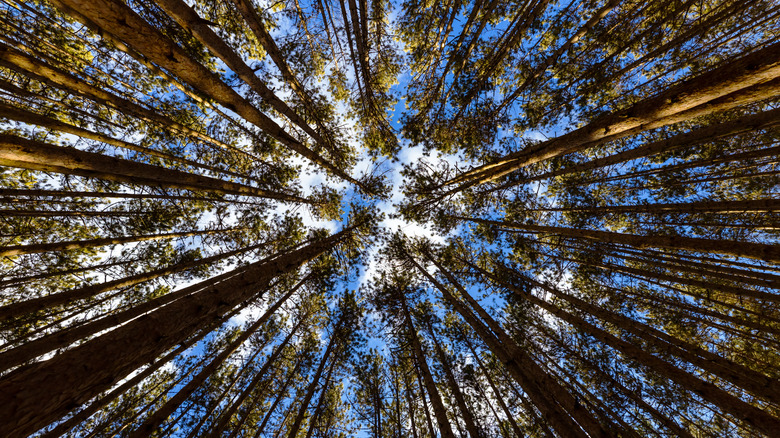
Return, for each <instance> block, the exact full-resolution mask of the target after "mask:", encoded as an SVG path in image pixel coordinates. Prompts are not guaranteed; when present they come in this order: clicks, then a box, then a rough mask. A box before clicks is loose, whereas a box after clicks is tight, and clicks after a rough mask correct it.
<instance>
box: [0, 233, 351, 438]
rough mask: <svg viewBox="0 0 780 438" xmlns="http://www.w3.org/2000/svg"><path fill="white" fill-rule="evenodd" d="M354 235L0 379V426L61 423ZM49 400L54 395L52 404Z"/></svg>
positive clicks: (14, 428)
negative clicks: (1, 421)
mask: <svg viewBox="0 0 780 438" xmlns="http://www.w3.org/2000/svg"><path fill="white" fill-rule="evenodd" d="M351 231H352V228H347V229H345V230H343V231H341V232H340V233H338V234H335V235H333V236H330V237H328V238H325V239H322V240H320V241H316V242H313V243H310V244H308V245H306V246H305V247H303V248H300V249H298V250H295V251H292V252H290V253H287V254H284V255H282V256H280V257H277V258H275V259H271V260H268V261H264V262H260V263H259V264H255V265H253V266H251V267H250V268H249V269H243V270H242V271H243V272H242V273H241V274H239V275H237V276H236V277H233V278H230V279H227V280H225V281H223V282H220V283H218V284H216V285H213V286H211V287H208V288H206V289H204V290H202V291H200V292H198V293H196V294H193V295H192V296H191V297H190V298H188V299H187V300H179V301H176V302H175V303H172V304H170V305H168V306H165V307H163V308H160V309H157V310H155V311H153V312H151V313H149V314H147V315H144V316H143V317H140V318H138V319H136V320H134V321H132V322H130V323H128V324H126V325H124V326H122V327H120V328H117V329H115V330H113V331H111V332H109V333H106V334H104V335H102V336H100V337H98V338H95V339H93V340H91V341H88V342H86V343H85V344H83V345H81V346H79V347H76V348H74V349H72V350H68V351H66V352H64V353H63V354H60V355H59V356H55V357H54V358H52V359H50V360H48V361H45V362H40V363H37V364H35V365H32V366H30V367H27V368H24V369H20V370H18V371H16V372H13V373H11V374H8V375H6V376H5V377H3V378H2V379H0V417H2V418H12V419H14V420H13V421H11V422H9V423H6V424H3V425H2V426H0V434H2V435H4V436H7V437H22V436H26V435H28V434H30V433H32V432H34V431H36V430H38V429H40V428H41V427H43V426H46V425H47V424H49V423H51V422H52V421H55V420H57V419H58V418H60V417H62V416H63V415H65V414H66V413H68V412H69V411H70V410H72V409H73V408H75V407H76V406H78V405H79V404H81V403H84V402H85V401H87V400H89V399H90V398H92V397H93V396H95V395H96V394H99V393H100V392H101V391H103V390H105V389H106V388H109V387H110V386H111V385H113V384H114V382H116V381H118V380H121V379H122V378H124V377H125V376H126V375H127V374H128V373H130V372H132V371H133V370H135V369H137V368H138V367H139V366H140V365H141V364H143V363H146V362H149V361H151V360H153V359H154V358H155V357H157V356H158V355H159V354H161V353H162V352H164V351H166V350H167V349H169V348H170V347H171V346H172V345H175V344H177V343H180V342H183V341H184V340H186V339H187V338H189V337H190V336H192V334H193V333H195V332H197V331H198V329H199V327H202V326H203V324H204V323H206V322H208V321H209V320H213V319H215V318H220V317H221V316H222V315H224V314H225V313H227V312H230V311H231V310H232V309H234V308H235V307H236V306H237V305H239V304H240V303H242V302H243V301H245V300H247V299H249V298H252V297H254V296H256V293H257V292H256V291H257V290H262V289H263V288H264V287H265V286H267V285H268V284H269V283H270V282H271V280H272V279H273V278H275V277H277V276H279V275H282V274H285V273H289V272H291V271H294V270H295V269H297V268H298V267H300V266H301V265H302V264H303V263H306V262H307V261H309V260H311V259H313V258H315V257H317V256H319V255H320V254H322V253H324V252H325V251H328V250H330V249H332V248H333V247H334V246H336V245H337V244H339V243H340V242H341V241H342V240H343V239H344V238H345V237H347V236H349V234H350V233H351ZM51 394H59V396H58V397H56V398H53V397H51Z"/></svg>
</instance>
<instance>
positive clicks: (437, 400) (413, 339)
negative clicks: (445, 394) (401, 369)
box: [400, 298, 455, 438]
mask: <svg viewBox="0 0 780 438" xmlns="http://www.w3.org/2000/svg"><path fill="white" fill-rule="evenodd" d="M400 301H401V303H402V305H403V311H404V319H405V324H406V329H407V331H408V333H409V343H410V344H411V346H412V354H413V356H414V358H415V362H416V363H417V367H418V369H419V370H420V374H421V377H422V379H423V382H424V383H425V387H426V389H427V392H428V397H430V399H431V404H432V405H433V414H434V416H435V417H436V422H437V423H438V425H439V433H440V434H441V436H442V438H454V437H455V434H454V433H453V432H452V426H451V425H450V420H449V419H448V418H447V410H446V409H445V408H444V403H443V402H442V400H441V394H439V390H438V389H437V388H436V382H435V381H434V380H433V376H432V375H431V370H430V368H428V362H427V361H426V360H425V352H424V351H423V349H422V345H421V344H420V339H419V338H418V335H417V329H415V327H414V323H413V322H412V317H411V315H410V314H409V308H408V307H407V305H406V298H401V300H400Z"/></svg>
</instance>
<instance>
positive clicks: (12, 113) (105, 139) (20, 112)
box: [0, 102, 253, 179]
mask: <svg viewBox="0 0 780 438" xmlns="http://www.w3.org/2000/svg"><path fill="white" fill-rule="evenodd" d="M0 116H2V117H7V118H9V119H12V120H17V121H20V122H24V123H29V124H32V125H38V126H42V127H44V128H48V129H51V130H53V131H58V132H65V133H68V134H73V135H77V136H79V137H82V138H86V139H90V140H95V141H99V142H101V143H105V144H109V145H111V146H116V147H118V148H122V149H127V150H131V151H135V152H140V153H142V154H146V155H149V156H152V157H157V158H162V159H165V160H171V161H175V162H177V163H181V164H184V165H187V166H193V167H197V168H200V169H206V170H210V171H212V172H219V173H222V174H225V175H232V176H235V177H239V178H243V179H253V178H251V177H249V176H247V175H245V174H241V173H237V172H231V171H230V170H227V169H221V168H219V167H216V166H210V165H208V164H204V163H199V162H197V161H193V160H188V159H186V158H182V157H178V156H176V155H173V154H170V153H167V152H162V151H158V150H156V149H150V148H147V147H143V146H138V145H136V144H133V143H129V142H126V141H122V140H117V139H115V138H113V137H111V136H108V135H105V134H100V133H98V132H93V131H90V130H87V129H83V128H79V127H77V126H73V125H70V124H68V123H65V122H61V121H59V120H56V119H52V118H49V117H46V116H43V115H40V114H36V113H34V112H32V111H27V110H25V109H21V108H14V107H12V106H10V105H7V104H4V103H2V102H0Z"/></svg>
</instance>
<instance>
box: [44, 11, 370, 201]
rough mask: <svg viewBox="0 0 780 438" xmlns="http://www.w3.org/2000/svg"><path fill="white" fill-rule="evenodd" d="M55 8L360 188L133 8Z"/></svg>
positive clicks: (352, 179) (355, 182) (356, 182)
mask: <svg viewBox="0 0 780 438" xmlns="http://www.w3.org/2000/svg"><path fill="white" fill-rule="evenodd" d="M54 4H55V5H57V6H59V7H61V9H64V10H66V12H68V13H70V14H71V15H74V16H75V18H77V19H79V20H80V21H82V22H85V24H88V25H96V26H98V27H99V28H101V29H103V31H105V32H109V33H111V34H113V35H114V36H115V37H117V39H119V40H120V41H122V42H124V43H125V44H127V45H128V46H129V47H131V48H133V50H135V51H137V52H138V53H140V54H142V55H144V56H145V57H147V58H148V59H149V60H150V61H152V62H154V63H155V64H157V65H159V66H160V67H162V68H164V69H166V70H168V71H169V72H171V73H172V74H174V75H175V76H178V77H179V78H181V79H182V80H183V81H184V82H186V83H188V84H190V85H191V86H192V87H194V88H195V89H197V90H201V91H203V92H204V93H205V94H207V95H208V96H209V97H211V98H213V99H214V100H215V101H216V102H218V103H219V104H220V105H222V106H224V107H225V108H228V109H230V110H231V111H234V112H235V113H236V114H238V115H240V116H241V117H243V118H244V119H245V120H247V121H248V122H250V123H252V124H253V125H255V126H257V127H258V128H260V129H262V130H263V131H265V132H266V133H268V135H270V136H271V137H273V138H275V139H276V140H278V141H280V142H281V143H282V144H284V145H286V146H287V147H288V148H290V149H292V150H293V151H295V152H297V153H298V154H300V155H302V156H303V157H305V158H306V159H308V160H309V161H311V162H313V163H315V164H317V165H319V166H320V167H322V168H324V169H326V170H328V171H329V172H331V173H332V174H333V175H335V176H338V177H339V178H342V179H344V180H345V181H348V182H351V183H353V184H356V185H358V186H359V185H360V183H359V182H358V181H356V180H355V179H354V178H352V177H351V176H349V175H347V174H346V173H345V172H344V171H343V170H341V169H339V168H337V167H336V166H334V165H333V164H331V163H330V162H329V161H327V160H325V159H324V158H323V157H321V156H320V155H319V154H317V153H316V152H314V151H312V150H311V149H309V148H307V147H306V146H305V145H303V144H302V143H301V142H300V141H298V140H296V139H295V138H293V137H292V136H290V134H288V133H287V132H285V131H284V130H283V129H282V128H281V127H280V126H279V125H277V124H276V123H275V122H274V121H273V120H271V119H270V118H269V117H268V116H266V115H265V114H263V113H261V112H260V111H259V110H258V109H257V108H256V107H255V106H254V105H252V104H251V102H249V101H248V100H247V99H245V98H244V97H242V96H241V95H239V94H238V93H237V92H236V91H235V90H233V89H232V88H231V87H229V86H228V85H226V84H225V83H224V82H222V79H221V78H220V77H219V75H217V74H215V73H213V72H211V71H209V70H208V69H207V68H206V67H204V66H203V65H201V64H199V63H197V62H196V61H195V60H193V59H192V58H191V57H190V56H189V55H188V54H187V52H186V51H184V50H183V49H182V48H181V47H179V46H178V45H176V44H175V43H174V42H173V41H171V40H170V39H169V38H167V37H166V36H164V35H163V34H162V33H160V31H158V30H157V29H155V28H153V27H152V26H151V25H149V23H147V22H146V21H144V20H143V19H142V18H141V17H140V16H139V15H138V14H136V13H135V11H133V10H132V9H130V7H128V6H126V5H124V4H123V3H120V2H118V1H114V0H95V1H92V2H89V3H83V2H81V1H79V0H55V1H54Z"/></svg>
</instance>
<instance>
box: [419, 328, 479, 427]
mask: <svg viewBox="0 0 780 438" xmlns="http://www.w3.org/2000/svg"><path fill="white" fill-rule="evenodd" d="M427 329H428V333H430V335H431V340H432V341H433V345H434V349H435V350H436V355H437V356H438V357H439V363H440V364H441V366H442V369H444V375H445V376H446V377H447V382H448V383H449V384H450V388H452V394H453V395H454V396H455V402H456V403H457V404H458V408H459V409H460V414H461V415H462V416H463V421H464V422H465V423H466V430H468V432H469V435H470V436H471V437H472V438H479V437H482V436H483V434H482V431H481V430H480V428H479V427H477V424H476V421H475V419H474V416H473V415H472V414H471V409H469V407H468V405H467V404H466V399H465V398H464V397H463V393H462V392H461V390H460V386H459V385H458V382H457V380H455V375H454V374H453V372H452V369H451V367H450V361H449V358H448V357H447V355H446V354H445V352H444V350H443V349H442V348H441V345H440V344H439V340H438V339H437V338H436V333H434V331H433V326H432V325H431V324H430V321H429V322H428V324H427Z"/></svg>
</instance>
